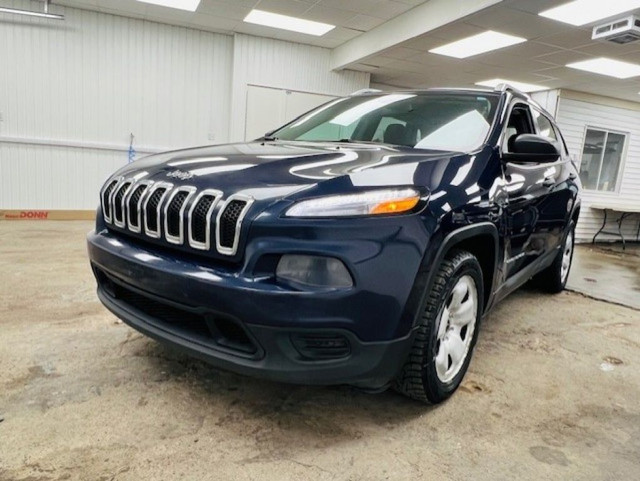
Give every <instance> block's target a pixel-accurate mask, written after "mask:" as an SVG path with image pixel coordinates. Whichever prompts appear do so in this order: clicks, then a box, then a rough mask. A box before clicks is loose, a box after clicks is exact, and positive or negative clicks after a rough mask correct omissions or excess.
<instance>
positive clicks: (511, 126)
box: [502, 104, 534, 152]
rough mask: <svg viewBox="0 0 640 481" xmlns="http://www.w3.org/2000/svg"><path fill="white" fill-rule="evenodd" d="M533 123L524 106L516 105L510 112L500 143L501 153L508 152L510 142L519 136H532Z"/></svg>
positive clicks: (527, 108)
mask: <svg viewBox="0 0 640 481" xmlns="http://www.w3.org/2000/svg"><path fill="white" fill-rule="evenodd" d="M533 133H534V130H533V123H532V121H531V112H530V110H529V107H528V106H527V105H525V104H517V105H515V106H514V107H513V109H512V110H511V114H510V115H509V121H508V122H507V127H506V129H505V135H504V139H503V141H502V151H503V152H510V151H511V150H510V145H511V142H513V140H514V139H515V138H516V137H517V136H518V135H520V134H533Z"/></svg>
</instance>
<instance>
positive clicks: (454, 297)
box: [395, 250, 483, 404]
mask: <svg viewBox="0 0 640 481" xmlns="http://www.w3.org/2000/svg"><path fill="white" fill-rule="evenodd" d="M482 286H483V283H482V269H481V268H480V264H479V263H478V260H477V259H476V258H475V257H474V256H473V255H472V254H470V253H469V252H466V251H460V250H456V251H453V252H452V253H450V254H449V255H448V256H447V257H446V258H445V260H444V261H443V262H442V264H441V265H440V267H439V268H438V272H437V273H436V275H435V279H434V282H433V286H432V288H431V290H430V291H428V292H425V294H424V296H425V298H424V300H423V304H424V306H425V307H424V310H423V311H422V317H421V318H420V321H419V326H418V329H417V332H416V335H415V339H414V342H413V345H412V347H411V351H410V353H409V356H408V358H407V361H406V362H405V364H404V366H403V368H402V371H401V372H400V375H399V376H398V377H397V379H396V381H395V388H396V390H397V391H399V392H401V393H403V394H405V395H407V396H409V397H411V398H413V399H417V400H419V401H422V402H425V403H429V404H435V403H439V402H442V401H444V400H445V399H447V398H448V397H449V396H451V394H453V392H454V391H455V390H456V389H457V388H458V386H459V385H460V383H461V382H462V378H463V377H464V375H465V373H466V371H467V368H468V367H469V362H470V361H471V354H472V352H473V347H474V345H475V343H476V339H477V338H478V328H479V324H480V318H481V315H482V306H483V287H482Z"/></svg>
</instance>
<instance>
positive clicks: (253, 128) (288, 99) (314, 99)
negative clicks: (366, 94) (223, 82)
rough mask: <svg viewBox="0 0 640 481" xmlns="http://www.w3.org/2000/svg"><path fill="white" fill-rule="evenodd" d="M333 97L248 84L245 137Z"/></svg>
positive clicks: (267, 128)
mask: <svg viewBox="0 0 640 481" xmlns="http://www.w3.org/2000/svg"><path fill="white" fill-rule="evenodd" d="M334 98H336V97H332V96H329V95H321V94H311V93H306V92H294V91H291V90H284V89H275V88H269V87H258V86H255V85H249V86H248V89H247V112H246V123H245V136H244V138H245V140H253V139H257V138H259V137H262V136H263V135H264V134H266V133H267V132H269V131H271V130H273V129H275V128H277V127H280V126H281V125H284V124H286V123H287V122H289V121H290V120H293V119H295V118H296V117H298V116H299V115H302V114H303V113H305V112H308V111H309V110H311V109H313V108H315V107H317V106H318V105H322V104H324V103H325V102H328V101H330V100H333V99H334Z"/></svg>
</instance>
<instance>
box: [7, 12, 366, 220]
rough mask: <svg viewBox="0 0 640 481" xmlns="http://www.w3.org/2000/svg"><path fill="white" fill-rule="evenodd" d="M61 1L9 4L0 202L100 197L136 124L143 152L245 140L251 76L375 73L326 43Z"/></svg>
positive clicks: (23, 204) (345, 84) (318, 88)
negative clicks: (234, 32) (49, 11)
mask: <svg viewBox="0 0 640 481" xmlns="http://www.w3.org/2000/svg"><path fill="white" fill-rule="evenodd" d="M4 5H5V6H9V7H14V8H28V9H34V8H37V7H38V5H36V4H35V2H28V1H23V0H13V1H11V0H9V1H8V2H6V1H5V2H4ZM56 11H62V13H64V15H65V17H66V18H65V20H64V21H62V22H58V21H51V20H45V19H37V18H29V17H17V16H12V15H9V14H2V13H0V65H1V66H3V68H0V209H93V208H95V206H96V204H97V192H98V189H99V186H100V184H101V183H102V182H103V181H104V179H105V177H106V176H107V175H108V174H109V173H111V172H113V171H114V170H115V169H116V168H118V167H119V166H121V165H124V164H125V163H126V162H127V160H128V155H127V149H128V145H129V134H130V133H133V134H134V135H135V142H134V147H135V149H136V151H137V152H138V157H140V156H141V154H144V153H149V152H155V151H162V150H167V149H175V148H180V147H186V146H195V145H203V144H211V143H223V142H228V141H229V140H242V138H243V132H244V122H245V120H244V116H245V110H246V109H245V103H246V88H247V85H248V84H250V83H255V84H259V85H268V86H274V87H280V88H290V89H294V90H301V91H306V92H316V93H322V94H326V93H328V94H334V95H339V94H345V93H349V92H350V91H352V90H357V89H359V88H363V87H367V86H368V83H369V74H366V73H360V72H353V71H347V70H345V71H342V72H339V73H336V72H331V71H330V69H329V50H327V49H323V48H319V47H310V46H305V45H299V44H293V43H288V42H284V41H277V40H269V39H262V38H256V37H251V36H246V35H238V36H236V37H235V39H234V37H233V36H230V35H221V34H215V33H210V32H204V31H199V30H193V29H188V28H184V27H176V26H170V25H164V24H159V23H154V22H148V21H143V20H139V19H132V18H125V17H120V16H115V15H109V14H104V13H97V12H91V11H86V10H80V9H74V8H62V7H60V6H56ZM234 44H235V45H234ZM234 52H235V53H234ZM234 76H235V77H234ZM232 101H233V103H232ZM232 105H233V108H231V106H232ZM232 128H234V129H235V130H234V133H233V134H232V131H231V129H232Z"/></svg>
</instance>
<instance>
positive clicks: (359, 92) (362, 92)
mask: <svg viewBox="0 0 640 481" xmlns="http://www.w3.org/2000/svg"><path fill="white" fill-rule="evenodd" d="M380 92H382V90H380V89H360V90H356V91H355V92H353V93H350V94H349V97H353V96H354V95H366V94H377V93H380Z"/></svg>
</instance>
